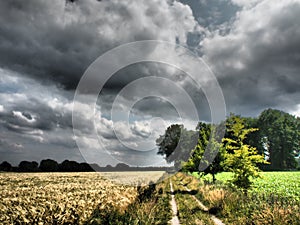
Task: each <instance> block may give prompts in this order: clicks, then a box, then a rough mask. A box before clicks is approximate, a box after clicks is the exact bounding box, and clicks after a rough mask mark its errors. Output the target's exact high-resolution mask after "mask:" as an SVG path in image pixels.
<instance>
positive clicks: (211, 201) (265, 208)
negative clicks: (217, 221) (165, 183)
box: [196, 183, 300, 225]
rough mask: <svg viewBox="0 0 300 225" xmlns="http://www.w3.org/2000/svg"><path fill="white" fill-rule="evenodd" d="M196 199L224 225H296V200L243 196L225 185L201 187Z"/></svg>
mask: <svg viewBox="0 0 300 225" xmlns="http://www.w3.org/2000/svg"><path fill="white" fill-rule="evenodd" d="M196 197H197V198H198V199H200V201H202V202H203V203H204V204H205V205H207V206H208V207H209V208H210V210H211V211H212V210H213V211H214V212H213V214H215V215H217V216H218V217H219V218H221V219H222V221H223V222H224V223H225V224H251V225H252V224H253V225H262V224H274V225H276V224H278V225H281V224H282V225H283V224H292V225H299V221H300V207H299V201H297V199H290V198H287V196H286V195H283V196H281V195H273V194H272V193H268V192H267V191H265V192H262V191H260V192H250V193H249V194H248V195H245V194H243V193H242V192H240V191H239V190H236V189H234V188H232V187H230V186H228V185H225V183H223V184H222V183H217V184H203V185H201V186H200V188H199V192H198V193H197V194H196Z"/></svg>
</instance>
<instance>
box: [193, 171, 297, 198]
mask: <svg viewBox="0 0 300 225" xmlns="http://www.w3.org/2000/svg"><path fill="white" fill-rule="evenodd" d="M193 175H194V176H196V177H197V176H198V174H197V173H194V174H193ZM216 178H217V180H218V181H221V182H224V183H225V182H227V181H229V180H230V179H231V178H232V173H230V172H223V173H219V174H217V175H216ZM203 179H204V180H207V181H212V177H211V176H210V175H206V176H205V177H204V178H203ZM250 193H259V194H268V195H270V194H273V195H275V196H281V197H287V198H291V199H293V200H295V201H299V202H300V171H293V172H261V178H258V179H255V180H254V183H253V187H252V189H251V190H250Z"/></svg>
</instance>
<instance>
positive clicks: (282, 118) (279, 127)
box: [257, 109, 300, 170]
mask: <svg viewBox="0 0 300 225" xmlns="http://www.w3.org/2000/svg"><path fill="white" fill-rule="evenodd" d="M257 124H258V127H259V129H260V137H261V139H262V140H263V144H264V146H265V148H266V150H267V152H268V154H269V161H270V162H271V164H270V165H269V166H267V168H268V169H271V170H288V169H296V168H297V161H296V158H295V157H296V156H298V155H299V149H300V141H299V140H300V119H299V118H297V117H295V116H293V115H290V114H288V113H285V112H282V111H279V110H274V109H267V110H265V111H263V112H262V113H261V114H260V116H259V118H258V122H257Z"/></svg>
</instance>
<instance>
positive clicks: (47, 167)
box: [39, 159, 59, 172]
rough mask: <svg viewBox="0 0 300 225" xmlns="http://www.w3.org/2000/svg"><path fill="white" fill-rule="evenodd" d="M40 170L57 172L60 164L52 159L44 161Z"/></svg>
mask: <svg viewBox="0 0 300 225" xmlns="http://www.w3.org/2000/svg"><path fill="white" fill-rule="evenodd" d="M39 168H40V170H41V171H43V172H57V171H58V169H59V166H58V162H56V161H55V160H52V159H43V160H42V161H41V163H40V167H39Z"/></svg>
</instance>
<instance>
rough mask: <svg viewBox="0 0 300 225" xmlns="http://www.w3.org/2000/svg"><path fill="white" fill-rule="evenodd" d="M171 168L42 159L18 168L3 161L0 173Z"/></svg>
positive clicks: (23, 164)
mask: <svg viewBox="0 0 300 225" xmlns="http://www.w3.org/2000/svg"><path fill="white" fill-rule="evenodd" d="M171 169H172V167H130V166H129V165H127V164H125V163H118V164H117V165H116V166H111V165H107V166H105V167H100V166H99V165H98V164H88V163H84V162H83V163H78V162H76V161H70V160H65V161H63V162H62V163H58V162H56V161H55V160H52V159H43V160H42V161H41V162H40V163H37V162H36V161H32V162H30V161H22V162H20V163H19V165H18V166H16V167H15V166H12V165H11V164H10V163H9V162H7V161H4V162H2V163H1V164H0V171H5V172H93V171H98V172H111V171H169V170H171Z"/></svg>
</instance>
